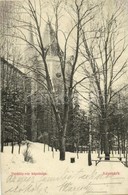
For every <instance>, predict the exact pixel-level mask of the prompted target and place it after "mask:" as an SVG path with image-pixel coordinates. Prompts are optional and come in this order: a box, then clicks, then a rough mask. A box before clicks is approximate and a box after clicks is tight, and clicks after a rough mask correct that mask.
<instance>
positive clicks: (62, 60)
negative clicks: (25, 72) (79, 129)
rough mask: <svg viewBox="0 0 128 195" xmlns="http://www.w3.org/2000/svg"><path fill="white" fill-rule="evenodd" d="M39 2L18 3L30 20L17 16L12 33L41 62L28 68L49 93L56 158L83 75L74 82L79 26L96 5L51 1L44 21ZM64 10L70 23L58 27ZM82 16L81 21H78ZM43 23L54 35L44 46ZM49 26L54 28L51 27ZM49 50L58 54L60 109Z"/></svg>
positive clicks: (83, 2)
mask: <svg viewBox="0 0 128 195" xmlns="http://www.w3.org/2000/svg"><path fill="white" fill-rule="evenodd" d="M43 3H44V2H43V1H42V2H41V1H39V4H38V5H37V2H35V1H34V2H32V1H30V0H28V1H27V5H23V6H22V9H23V10H24V12H25V14H27V15H28V16H29V18H30V19H31V23H30V22H28V21H26V20H22V19H21V20H20V19H18V25H16V26H15V25H14V28H16V29H17V30H18V31H19V33H17V34H16V35H15V37H16V38H19V39H20V40H22V41H24V42H26V43H27V44H28V45H29V46H30V47H31V48H33V49H34V50H35V51H36V52H37V53H38V55H39V56H40V59H41V62H42V67H41V70H40V69H39V68H35V66H38V64H34V66H31V68H30V67H29V68H30V69H31V70H33V71H34V72H35V71H36V72H38V74H39V75H40V76H39V77H38V79H37V80H36V82H37V83H38V84H40V85H41V86H42V88H44V89H45V90H46V91H47V93H48V95H49V98H50V102H51V106H52V108H53V112H54V115H55V119H56V124H57V133H58V137H59V150H60V160H65V141H66V132H67V124H68V117H69V107H70V104H71V103H72V99H73V93H74V89H75V87H76V85H77V84H78V83H80V82H82V81H83V80H85V79H86V76H85V77H83V78H82V79H81V80H79V81H76V82H74V75H75V72H76V69H77V67H79V66H78V57H79V48H80V45H81V43H80V36H81V26H84V25H86V24H87V23H88V22H89V21H90V20H91V19H90V17H89V15H90V13H91V11H92V10H93V9H94V8H95V7H96V6H91V7H90V8H86V4H85V3H86V1H85V0H80V1H77V0H75V1H74V2H72V5H71V6H70V5H69V4H68V3H67V2H63V1H61V0H58V1H52V2H51V5H52V10H53V11H52V12H53V16H54V21H53V22H51V21H50V19H49V20H48V22H47V21H46V20H45V19H44V17H43V15H42V11H41V9H42V6H44V4H43ZM37 7H38V8H39V9H38V8H37ZM67 7H68V9H67ZM65 11H67V12H65ZM64 12H65V13H66V16H68V19H69V20H70V21H71V23H70V27H68V28H67V29H64V30H62V28H61V27H60V23H62V19H61V18H62V17H63V16H62V14H64ZM49 18H50V17H49ZM83 20H84V22H83V23H82V21H83ZM46 24H47V25H49V27H50V29H51V31H52V32H51V33H52V35H53V37H54V39H53V40H52V42H51V43H50V44H49V45H47V46H45V40H44V39H43V36H42V25H46ZM52 26H53V28H54V30H53V29H52ZM66 31H67V32H66ZM25 32H30V33H31V35H32V36H33V37H34V40H35V41H31V40H32V39H31V40H30V39H29V38H28V37H27V35H26V33H25ZM60 32H61V34H62V35H63V37H64V38H63V39H64V41H63V49H61V47H60ZM51 50H52V51H54V55H56V56H57V57H58V62H59V67H58V69H59V71H60V73H59V74H57V75H56V76H57V77H61V79H60V82H61V85H62V86H61V85H60V87H62V90H61V101H62V104H61V107H62V108H61V110H62V112H61V113H60V110H59V107H58V103H57V101H56V96H57V93H58V92H57V90H56V86H55V84H54V82H53V78H52V76H51V74H50V69H49V63H48V55H49V53H50V52H51ZM69 50H70V51H72V55H70V56H71V57H70V59H69V55H68V53H69ZM67 72H68V74H67ZM33 79H35V78H33Z"/></svg>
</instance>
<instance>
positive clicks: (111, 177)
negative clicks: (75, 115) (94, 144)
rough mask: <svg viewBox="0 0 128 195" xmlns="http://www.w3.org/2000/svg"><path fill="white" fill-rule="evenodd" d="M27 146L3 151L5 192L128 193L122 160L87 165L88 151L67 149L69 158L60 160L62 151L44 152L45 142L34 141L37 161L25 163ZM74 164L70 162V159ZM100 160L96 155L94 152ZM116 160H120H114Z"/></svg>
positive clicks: (17, 194)
mask: <svg viewBox="0 0 128 195" xmlns="http://www.w3.org/2000/svg"><path fill="white" fill-rule="evenodd" d="M25 149H26V145H23V146H22V147H21V153H20V154H18V146H15V148H14V154H11V146H5V148H4V153H2V154H1V167H2V170H1V175H2V195H92V194H93V195H104V194H105V195H113V194H115V195H118V194H125V195H128V168H126V167H125V166H124V165H123V164H122V163H120V162H111V163H110V162H100V163H99V164H98V165H97V166H95V162H93V165H92V166H90V167H89V166H88V161H87V153H79V159H77V155H76V153H70V152H66V160H65V161H59V152H55V151H54V155H53V152H52V151H51V148H50V149H49V151H48V146H46V152H45V153H44V151H43V150H44V145H43V144H40V143H32V142H31V145H30V148H29V150H30V152H31V155H32V157H33V160H34V162H33V163H30V162H25V161H24V157H23V152H24V151H25ZM72 157H74V158H75V163H70V158H72ZM92 159H97V154H96V153H93V154H92ZM115 160H117V159H115ZM117 161H118V160H117Z"/></svg>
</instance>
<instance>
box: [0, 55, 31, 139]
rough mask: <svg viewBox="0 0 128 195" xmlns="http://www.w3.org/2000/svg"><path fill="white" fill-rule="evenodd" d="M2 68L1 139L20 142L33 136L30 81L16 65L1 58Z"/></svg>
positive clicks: (0, 64)
mask: <svg viewBox="0 0 128 195" xmlns="http://www.w3.org/2000/svg"><path fill="white" fill-rule="evenodd" d="M0 66H1V129H2V131H1V132H2V133H1V139H2V141H3V142H4V141H7V140H8V141H9V140H13V141H18V142H20V141H21V140H23V139H26V138H27V137H28V138H29V137H30V136H31V135H30V134H31V133H30V129H31V125H30V124H31V120H30V119H31V117H30V115H29V114H30V113H31V112H30V111H29V107H30V102H29V101H28V97H29V94H30V92H31V83H30V80H29V79H28V78H27V77H26V75H25V74H24V73H22V72H21V71H20V70H19V69H18V68H16V67H15V65H14V64H11V63H9V62H7V61H6V60H5V59H4V58H0Z"/></svg>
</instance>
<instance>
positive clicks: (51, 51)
mask: <svg viewBox="0 0 128 195" xmlns="http://www.w3.org/2000/svg"><path fill="white" fill-rule="evenodd" d="M43 42H44V47H45V48H46V49H48V55H50V56H57V41H56V36H55V31H54V29H53V27H52V24H51V21H50V20H49V18H48V22H47V24H46V26H45V30H44V34H43Z"/></svg>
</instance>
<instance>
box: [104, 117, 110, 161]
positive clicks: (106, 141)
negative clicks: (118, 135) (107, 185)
mask: <svg viewBox="0 0 128 195" xmlns="http://www.w3.org/2000/svg"><path fill="white" fill-rule="evenodd" d="M104 134H105V136H104V138H105V139H104V144H105V147H104V153H105V160H110V153H109V136H108V125H107V119H106V118H105V119H104Z"/></svg>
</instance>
